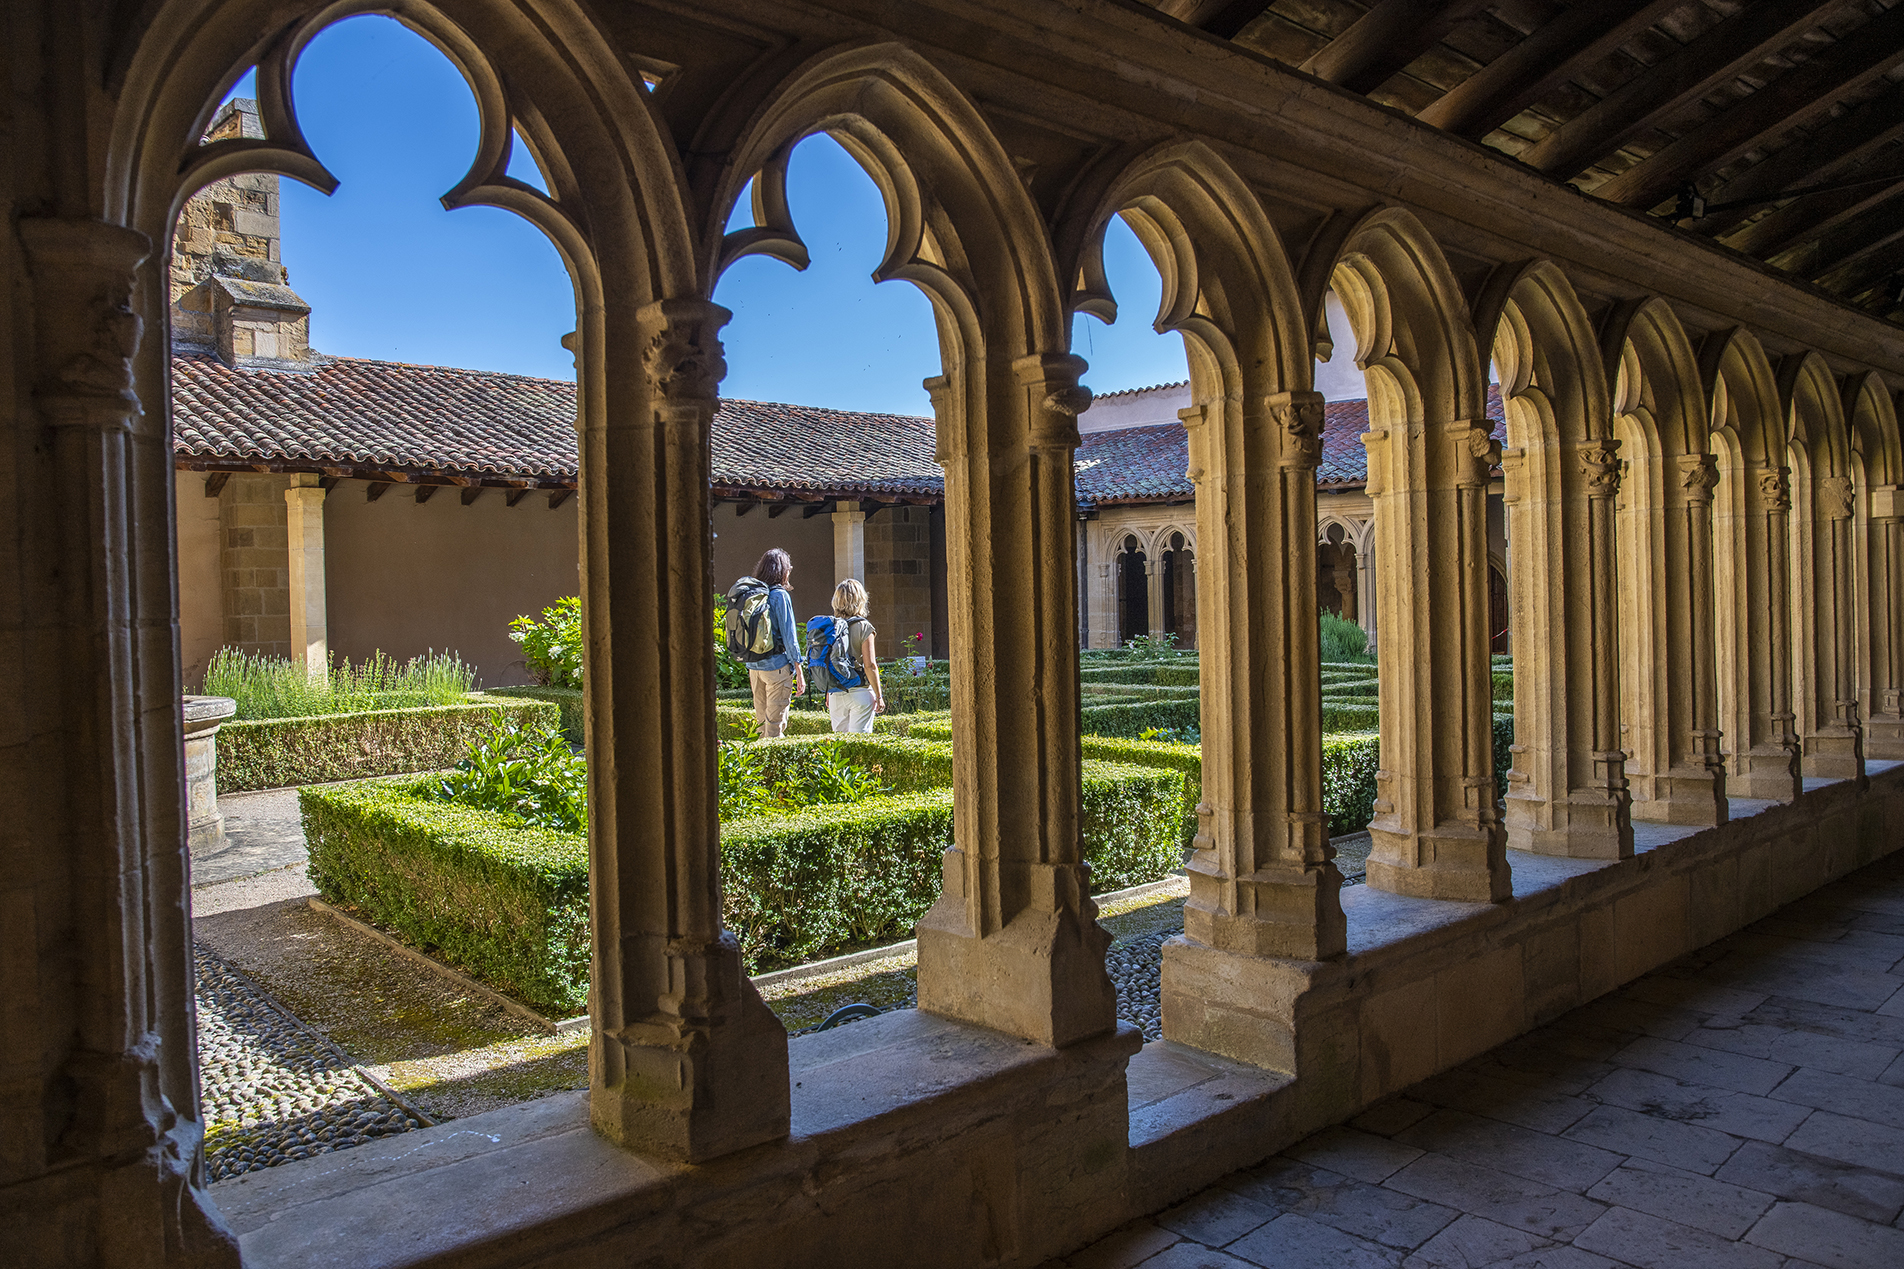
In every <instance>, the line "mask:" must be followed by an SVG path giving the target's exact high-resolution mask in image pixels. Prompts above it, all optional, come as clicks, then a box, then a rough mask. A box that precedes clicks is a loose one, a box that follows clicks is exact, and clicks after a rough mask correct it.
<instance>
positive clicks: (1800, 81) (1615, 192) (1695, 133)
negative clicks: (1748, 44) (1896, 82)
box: [1594, 6, 1904, 208]
mask: <svg viewBox="0 0 1904 1269" xmlns="http://www.w3.org/2000/svg"><path fill="white" fill-rule="evenodd" d="M1901 61H1904V6H1900V7H1898V8H1895V9H1891V10H1889V11H1887V12H1885V13H1882V14H1880V15H1879V16H1877V17H1875V18H1873V19H1871V21H1869V22H1867V23H1865V24H1864V25H1863V26H1861V27H1859V28H1857V29H1856V30H1854V31H1851V32H1849V33H1848V34H1846V36H1845V37H1844V38H1843V39H1841V40H1839V41H1838V42H1837V43H1836V44H1833V45H1832V46H1830V47H1829V48H1827V49H1824V50H1822V51H1821V52H1819V53H1818V54H1817V55H1816V56H1814V57H1812V58H1811V60H1809V61H1807V62H1805V63H1803V64H1802V65H1800V66H1797V67H1794V68H1793V69H1791V70H1789V71H1787V72H1786V73H1785V74H1783V75H1780V76H1779V77H1778V78H1777V79H1774V80H1773V81H1772V82H1771V83H1769V84H1767V85H1765V87H1763V88H1761V89H1759V90H1758V91H1757V92H1755V93H1753V94H1752V95H1751V96H1749V97H1747V98H1745V99H1744V100H1743V101H1741V102H1739V103H1738V104H1737V105H1735V106H1733V107H1732V108H1731V109H1729V110H1726V111H1724V112H1723V113H1721V114H1719V115H1717V116H1715V117H1714V118H1712V119H1711V120H1709V121H1707V122H1706V123H1704V124H1701V125H1700V126H1699V127H1696V128H1694V129H1692V130H1691V131H1689V132H1687V133H1686V134H1685V135H1684V136H1681V137H1680V138H1679V139H1678V140H1676V141H1673V142H1672V143H1670V144H1668V145H1666V146H1663V147H1661V148H1660V149H1658V150H1656V151H1654V152H1653V153H1652V154H1650V155H1648V156H1647V157H1646V158H1644V159H1642V160H1640V161H1639V162H1638V163H1636V164H1634V165H1633V166H1632V167H1630V168H1628V169H1627V170H1626V171H1624V172H1622V173H1620V174H1619V175H1618V176H1616V177H1614V178H1613V179H1612V180H1610V181H1608V182H1606V183H1605V184H1604V185H1601V186H1600V187H1599V188H1598V189H1596V190H1594V194H1595V195H1597V196H1598V197H1600V198H1604V199H1606V200H1607V201H1608V202H1613V203H1619V204H1620V205H1622V206H1625V207H1640V208H1645V207H1651V206H1653V205H1654V204H1655V203H1657V202H1659V201H1660V200H1661V199H1663V198H1665V197H1667V196H1668V195H1670V194H1671V193H1672V192H1673V191H1674V190H1676V189H1678V188H1680V187H1681V186H1683V185H1685V184H1686V183H1688V182H1690V181H1694V180H1697V179H1698V178H1699V177H1701V176H1704V175H1705V174H1707V173H1709V172H1711V171H1713V170H1714V169H1715V168H1719V167H1722V166H1724V165H1725V164H1727V163H1729V162H1731V161H1732V160H1734V159H1736V158H1738V157H1739V156H1740V155H1742V154H1744V153H1745V152H1746V151H1747V150H1750V149H1752V148H1753V147H1754V146H1756V145H1760V144H1762V143H1763V142H1764V141H1765V140H1766V138H1767V137H1769V136H1771V135H1772V134H1774V133H1777V132H1782V131H1784V130H1785V129H1787V128H1791V127H1795V126H1798V125H1802V124H1804V123H1806V122H1807V121H1809V120H1811V119H1813V118H1816V117H1817V116H1818V115H1820V114H1823V113H1824V112H1825V111H1827V110H1829V109H1831V107H1832V106H1833V105H1834V104H1836V102H1837V99H1838V98H1839V97H1840V96H1841V95H1842V94H1844V93H1846V92H1850V91H1852V90H1854V89H1856V88H1858V87H1859V86H1860V85H1862V84H1865V83H1868V82H1869V81H1870V80H1872V79H1874V78H1876V77H1877V76H1879V75H1882V74H1883V73H1884V72H1886V71H1887V70H1890V69H1891V68H1892V67H1893V66H1896V65H1897V64H1898V63H1899V62H1901Z"/></svg>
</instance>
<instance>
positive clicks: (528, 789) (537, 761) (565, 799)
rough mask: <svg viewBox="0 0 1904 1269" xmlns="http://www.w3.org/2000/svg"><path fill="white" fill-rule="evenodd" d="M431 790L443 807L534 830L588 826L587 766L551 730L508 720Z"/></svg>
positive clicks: (566, 830) (570, 829) (575, 830)
mask: <svg viewBox="0 0 1904 1269" xmlns="http://www.w3.org/2000/svg"><path fill="white" fill-rule="evenodd" d="M434 789H435V793H436V796H437V797H439V798H441V799H442V800H443V801H445V802H460V803H462V804H463V805H464V806H469V807H474V808H476V809H477V810H479V811H494V812H496V813H498V814H500V815H507V816H510V817H512V818H513V819H515V820H517V821H519V822H521V823H523V824H527V825H531V826H533V827H536V828H552V829H555V830H557V831H559V832H564V833H579V832H582V831H584V830H585V829H586V828H587V827H588V763H587V761H586V760H585V759H584V758H583V757H582V755H581V754H578V753H576V752H575V750H573V749H571V748H570V747H569V742H568V741H566V740H564V739H563V738H562V733H561V732H560V731H557V730H556V729H555V728H553V727H547V726H543V727H522V726H520V725H518V724H517V723H516V722H515V721H514V720H513V719H511V720H510V721H508V722H505V723H503V724H501V725H500V726H498V727H495V728H493V729H491V730H490V732H489V733H488V734H487V735H485V736H483V737H482V738H481V739H480V740H478V741H477V742H476V743H475V744H474V745H471V746H470V751H469V756H468V757H466V758H464V759H463V760H462V761H461V762H459V763H457V764H456V768H455V769H454V770H453V771H451V772H449V773H448V774H447V775H444V776H443V777H442V778H441V779H439V780H438V781H437V782H436V784H435V785H434Z"/></svg>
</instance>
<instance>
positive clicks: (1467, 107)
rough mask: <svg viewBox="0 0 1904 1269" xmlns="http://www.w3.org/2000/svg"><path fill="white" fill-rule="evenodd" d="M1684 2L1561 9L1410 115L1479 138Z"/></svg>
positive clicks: (1613, 1)
mask: <svg viewBox="0 0 1904 1269" xmlns="http://www.w3.org/2000/svg"><path fill="white" fill-rule="evenodd" d="M1684 3H1685V0H1586V2H1585V3H1583V4H1577V5H1574V6H1573V7H1571V8H1567V9H1563V10H1561V11H1560V12H1559V13H1558V14H1556V15H1555V16H1554V18H1553V19H1552V20H1551V21H1549V22H1545V23H1542V24H1541V25H1540V26H1538V27H1535V28H1534V30H1533V31H1532V32H1530V33H1529V34H1528V36H1527V38H1526V39H1524V40H1522V41H1521V42H1520V43H1519V44H1516V45H1515V46H1514V47H1513V48H1510V49H1508V50H1507V52H1505V53H1503V54H1501V56H1499V57H1497V58H1495V59H1494V60H1493V61H1491V62H1489V63H1488V64H1487V65H1485V66H1483V67H1482V68H1481V69H1480V70H1478V71H1476V72H1475V73H1474V74H1472V75H1470V76H1469V77H1468V78H1467V79H1465V80H1463V81H1462V82H1460V83H1459V84H1456V85H1455V86H1454V87H1453V88H1451V89H1449V90H1448V91H1447V92H1445V93H1443V94H1442V95H1441V96H1440V97H1439V98H1438V99H1436V100H1435V101H1433V102H1431V103H1429V105H1428V107H1427V109H1425V110H1423V111H1422V112H1421V113H1420V114H1418V115H1416V116H1415V117H1416V118H1418V119H1420V120H1421V121H1422V122H1424V123H1432V124H1433V125H1435V126H1436V127H1437V128H1445V129H1446V130H1447V131H1449V132H1452V133H1455V134H1456V135H1458V136H1464V137H1475V138H1479V137H1484V136H1486V135H1487V134H1488V133H1490V132H1492V131H1493V130H1494V129H1496V128H1498V127H1500V126H1501V125H1502V124H1504V123H1506V122H1507V121H1508V120H1509V119H1512V118H1513V117H1514V116H1515V115H1517V114H1519V113H1520V112H1521V111H1523V110H1525V109H1526V108H1527V107H1528V106H1530V105H1532V104H1533V103H1534V102H1536V101H1539V100H1540V99H1541V98H1543V97H1545V96H1547V95H1548V94H1549V93H1551V92H1553V91H1554V90H1555V89H1557V88H1559V87H1560V86H1561V85H1562V84H1564V83H1566V82H1567V81H1568V80H1570V79H1572V78H1573V77H1574V76H1575V75H1577V74H1579V73H1580V71H1581V70H1582V69H1583V68H1585V67H1588V66H1591V65H1593V64H1594V63H1595V62H1598V61H1599V60H1600V59H1601V58H1603V57H1605V56H1606V55H1607V54H1609V53H1611V52H1612V51H1613V50H1615V49H1617V48H1618V47H1620V45H1622V44H1624V43H1626V42H1627V41H1628V40H1630V39H1632V38H1633V36H1635V35H1636V34H1638V33H1639V32H1640V31H1642V30H1644V29H1645V28H1647V27H1649V26H1651V25H1652V24H1653V23H1655V22H1657V21H1658V20H1659V19H1660V18H1662V17H1664V16H1666V14H1667V13H1669V12H1671V11H1672V10H1674V9H1677V8H1679V7H1681V6H1682V5H1683V4H1684Z"/></svg>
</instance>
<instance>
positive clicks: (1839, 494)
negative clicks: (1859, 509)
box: [1818, 476, 1857, 520]
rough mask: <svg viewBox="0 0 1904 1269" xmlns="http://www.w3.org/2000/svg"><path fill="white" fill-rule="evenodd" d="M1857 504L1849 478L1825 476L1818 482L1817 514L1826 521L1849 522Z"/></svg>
mask: <svg viewBox="0 0 1904 1269" xmlns="http://www.w3.org/2000/svg"><path fill="white" fill-rule="evenodd" d="M1856 504H1857V499H1856V495H1855V494H1854V493H1853V492H1852V489H1851V477H1849V476H1826V477H1825V478H1824V479H1823V480H1821V481H1819V482H1818V512H1819V514H1820V515H1822V516H1824V518H1825V519H1827V520H1849V519H1850V518H1851V511H1852V508H1853V507H1854V506H1856Z"/></svg>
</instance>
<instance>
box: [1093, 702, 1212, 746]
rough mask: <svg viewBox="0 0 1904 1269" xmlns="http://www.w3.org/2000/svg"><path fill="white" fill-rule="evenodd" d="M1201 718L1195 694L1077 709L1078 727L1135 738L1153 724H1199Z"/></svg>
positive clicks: (1180, 725) (1103, 734)
mask: <svg viewBox="0 0 1904 1269" xmlns="http://www.w3.org/2000/svg"><path fill="white" fill-rule="evenodd" d="M1202 721H1203V705H1202V702H1200V701H1199V700H1198V699H1197V698H1196V697H1195V696H1192V697H1190V698H1189V699H1188V700H1166V701H1135V702H1132V703H1130V704H1128V705H1086V706H1084V707H1083V708H1081V709H1080V710H1078V723H1079V727H1080V730H1082V731H1083V732H1084V733H1085V734H1087V735H1091V736H1125V737H1129V738H1131V739H1136V738H1137V737H1138V736H1141V735H1143V734H1144V733H1145V732H1146V731H1149V730H1150V729H1151V728H1153V727H1165V728H1176V727H1198V726H1201V725H1202Z"/></svg>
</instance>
